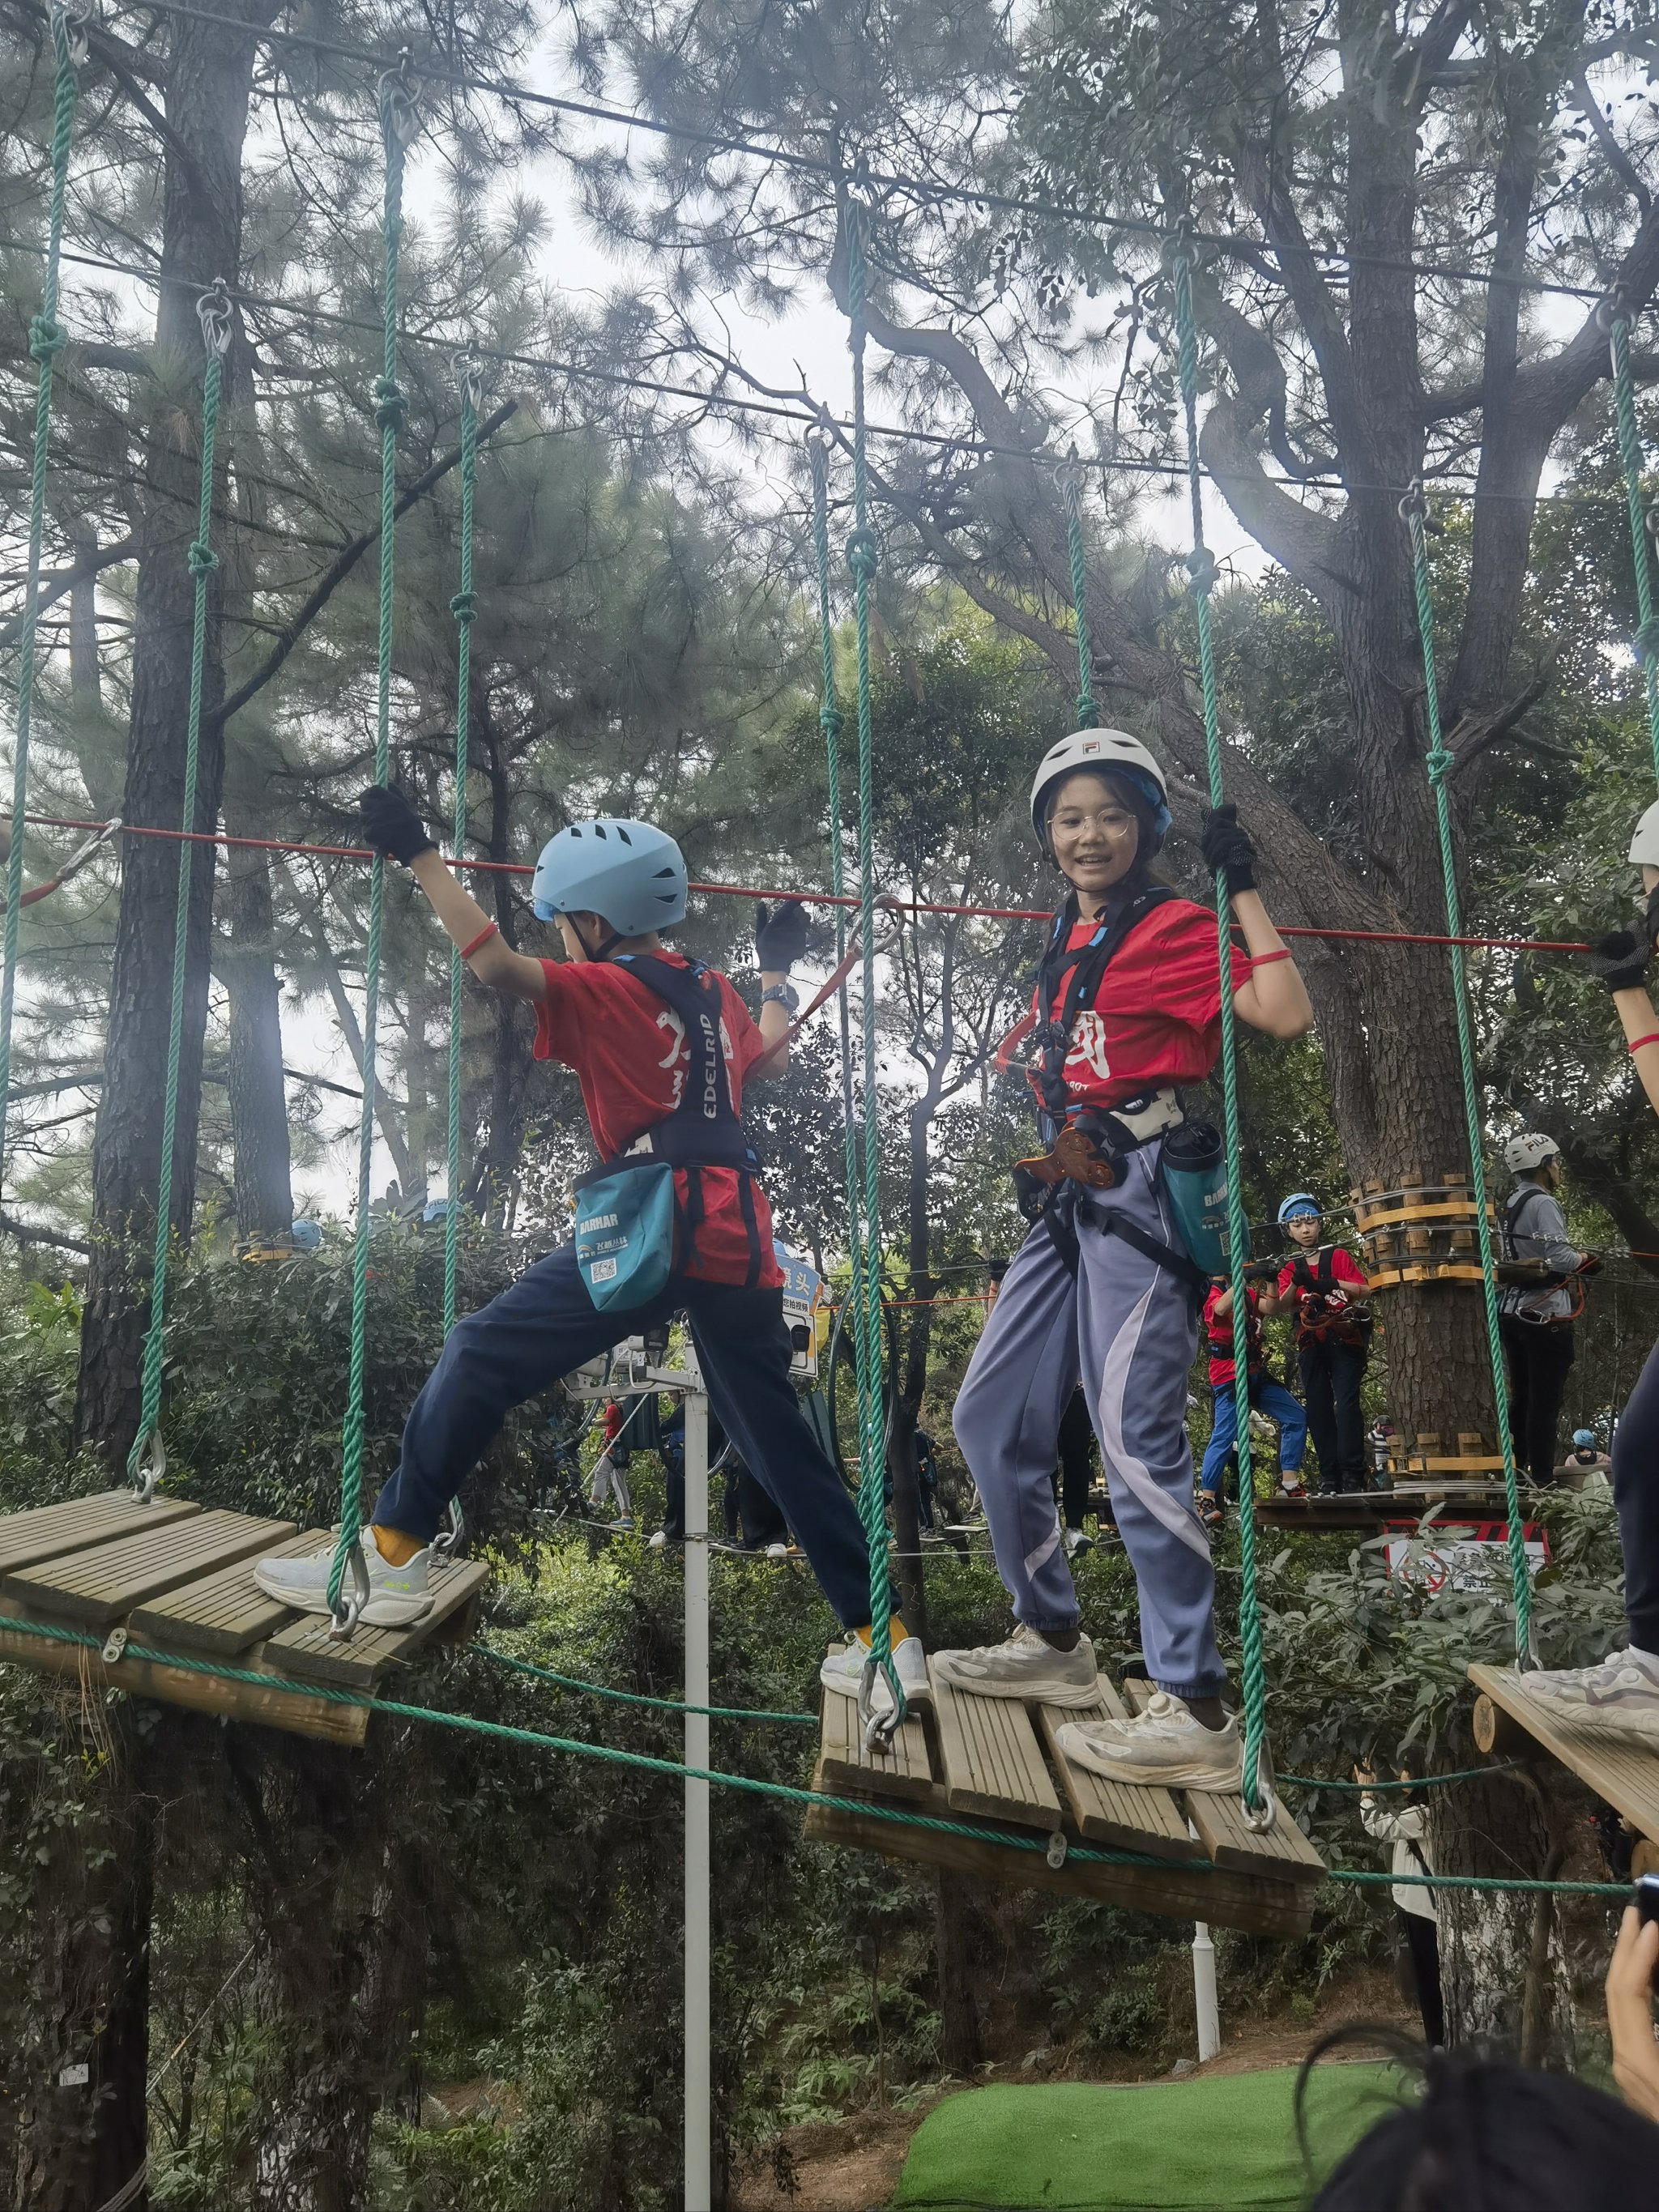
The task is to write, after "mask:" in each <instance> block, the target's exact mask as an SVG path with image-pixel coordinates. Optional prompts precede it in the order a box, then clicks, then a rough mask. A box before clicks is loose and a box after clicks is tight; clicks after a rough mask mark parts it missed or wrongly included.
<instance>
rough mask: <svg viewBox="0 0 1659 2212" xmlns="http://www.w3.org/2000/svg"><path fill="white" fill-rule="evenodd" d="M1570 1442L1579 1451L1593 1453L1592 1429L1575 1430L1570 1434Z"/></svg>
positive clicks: (1593, 1432)
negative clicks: (1575, 1445) (1571, 1441)
mask: <svg viewBox="0 0 1659 2212" xmlns="http://www.w3.org/2000/svg"><path fill="white" fill-rule="evenodd" d="M1572 1440H1573V1442H1574V1443H1576V1444H1577V1447H1578V1449H1579V1450H1580V1451H1593V1450H1594V1449H1595V1430H1594V1429H1575V1430H1574V1431H1573V1432H1572Z"/></svg>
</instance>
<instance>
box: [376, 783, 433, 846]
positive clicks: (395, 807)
mask: <svg viewBox="0 0 1659 2212" xmlns="http://www.w3.org/2000/svg"><path fill="white" fill-rule="evenodd" d="M357 805H358V806H359V807H360V808H361V809H362V817H363V842H364V843H365V844H366V845H372V846H373V847H374V850H375V851H376V852H377V853H384V854H385V855H386V859H387V860H401V861H402V862H403V864H404V867H407V866H409V864H410V861H411V860H419V858H420V856H421V854H422V853H435V852H436V851H437V849H438V847H437V842H436V840H435V838H431V837H428V836H427V834H426V827H425V824H424V823H422V820H421V817H420V816H419V815H418V814H417V813H416V811H415V809H414V808H413V807H412V806H411V805H410V803H409V801H408V800H407V799H405V798H404V794H403V793H402V792H401V791H398V790H395V789H393V788H392V787H390V786H388V785H386V784H384V783H376V784H371V785H370V786H369V787H368V790H367V791H365V792H363V793H361V794H360V796H359V798H358V800H357Z"/></svg>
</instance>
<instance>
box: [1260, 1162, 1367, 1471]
mask: <svg viewBox="0 0 1659 2212" xmlns="http://www.w3.org/2000/svg"><path fill="white" fill-rule="evenodd" d="M1279 1227H1280V1228H1281V1229H1282V1230H1283V1231H1285V1236H1286V1237H1288V1238H1289V1239H1290V1243H1291V1257H1290V1258H1289V1260H1287V1261H1286V1262H1285V1265H1284V1267H1281V1268H1280V1269H1279V1283H1278V1288H1277V1292H1276V1295H1269V1296H1268V1297H1264V1298H1263V1300H1262V1310H1263V1311H1264V1312H1267V1313H1280V1312H1283V1311H1284V1310H1285V1308H1286V1307H1288V1308H1289V1310H1290V1312H1291V1319H1292V1320H1293V1321H1294V1322H1295V1323H1296V1360H1297V1368H1298V1369H1299V1370H1300V1371H1301V1376H1302V1402H1303V1404H1304V1406H1305V1407H1307V1409H1308V1429H1309V1432H1310V1435H1311V1436H1312V1437H1313V1447H1314V1450H1315V1452H1316V1454H1317V1455H1318V1459H1319V1475H1320V1482H1321V1486H1322V1488H1324V1489H1326V1490H1334V1491H1339V1492H1340V1491H1360V1490H1363V1489H1364V1487H1365V1419H1364V1414H1363V1413H1361V1412H1360V1410H1359V1392H1360V1386H1361V1384H1362V1383H1364V1379H1365V1363H1366V1361H1367V1360H1368V1359H1369V1358H1370V1343H1371V1321H1370V1310H1369V1309H1368V1308H1367V1307H1366V1306H1365V1305H1364V1304H1362V1303H1361V1301H1362V1300H1364V1298H1365V1297H1367V1296H1368V1295H1369V1294H1370V1284H1369V1283H1368V1282H1367V1281H1366V1280H1365V1277H1364V1272H1363V1270H1362V1269H1361V1267H1360V1265H1359V1262H1358V1261H1357V1260H1356V1259H1355V1258H1354V1256H1353V1255H1352V1252H1350V1251H1349V1250H1348V1249H1347V1247H1346V1245H1345V1244H1327V1243H1322V1241H1321V1237H1320V1231H1321V1228H1322V1222H1321V1219H1320V1213H1319V1200H1317V1199H1316V1197H1315V1196H1314V1194H1313V1193H1312V1192H1311V1191H1310V1190H1293V1191H1292V1192H1291V1194H1290V1196H1289V1197H1288V1198H1287V1199H1286V1200H1285V1203H1284V1204H1283V1205H1282V1206H1280V1207H1279Z"/></svg>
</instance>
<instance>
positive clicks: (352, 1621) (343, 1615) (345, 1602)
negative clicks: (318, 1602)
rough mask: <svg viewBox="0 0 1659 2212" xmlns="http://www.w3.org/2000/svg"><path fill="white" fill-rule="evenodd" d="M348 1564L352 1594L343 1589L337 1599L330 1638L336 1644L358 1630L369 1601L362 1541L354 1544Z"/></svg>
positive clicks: (342, 1641)
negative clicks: (347, 1593)
mask: <svg viewBox="0 0 1659 2212" xmlns="http://www.w3.org/2000/svg"><path fill="white" fill-rule="evenodd" d="M370 1541H373V1540H372V1539H371V1540H370ZM346 1565H347V1569H348V1571H349V1575H350V1578H351V1595H350V1596H349V1597H348V1596H347V1595H346V1594H345V1592H344V1591H343V1590H342V1591H341V1593H340V1595H339V1596H338V1597H337V1599H336V1600H335V1604H334V1614H333V1619H332V1620H331V1622H330V1624H329V1631H328V1633H329V1638H330V1640H331V1642H332V1643H336V1644H349V1642H350V1641H351V1639H352V1638H353V1637H354V1636H355V1635H356V1632H357V1624H358V1622H359V1621H360V1620H362V1617H363V1608H364V1607H365V1606H366V1605H367V1604H368V1595H369V1590H368V1563H367V1561H366V1560H365V1559H364V1558H363V1547H362V1544H361V1543H357V1544H354V1545H353V1546H352V1547H351V1555H350V1557H349V1559H348V1560H347V1562H346Z"/></svg>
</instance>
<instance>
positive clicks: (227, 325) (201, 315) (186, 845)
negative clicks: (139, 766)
mask: <svg viewBox="0 0 1659 2212" xmlns="http://www.w3.org/2000/svg"><path fill="white" fill-rule="evenodd" d="M196 313H197V319H199V321H200V323H201V325H202V343H203V345H204V348H205V349H206V354H207V361H206V365H205V367H204V369H203V372H202V436H201V445H202V465H201V471H200V478H199V485H198V490H197V512H196V536H195V538H194V540H193V542H192V544H191V548H190V550H189V553H188V554H187V555H186V556H185V558H186V560H187V561H188V562H189V566H190V573H191V577H192V578H193V579H194V581H195V605H194V611H193V615H192V627H191V642H190V706H189V710H188V712H187V714H186V716H185V788H184V796H183V798H182V799H181V800H180V802H179V827H180V828H181V829H183V830H185V832H186V833H187V834H186V836H185V837H183V838H181V839H180V840H179V889H178V894H177V896H176V898H175V900H174V902H173V988H172V994H171V998H170V1000H169V1003H168V1009H167V1083H166V1089H165V1091H164V1092H163V1094H162V1101H161V1163H160V1165H159V1166H158V1168H157V1170H156V1176H155V1256H154V1259H153V1261H152V1262H151V1270H150V1282H149V1322H148V1325H147V1326H146V1328H145V1330H144V1349H143V1360H142V1364H141V1368H140V1376H141V1396H140V1401H139V1413H138V1433H137V1435H136V1436H135V1437H134V1438H133V1440H132V1449H131V1451H130V1452H129V1453H128V1455H127V1479H128V1480H129V1481H131V1482H132V1483H134V1484H136V1485H137V1487H138V1488H139V1490H140V1492H141V1493H142V1494H143V1496H144V1497H145V1498H150V1497H153V1496H154V1494H155V1486H156V1485H157V1483H158V1482H160V1480H161V1477H162V1476H163V1474H166V1472H167V1449H166V1446H165V1445H164V1444H163V1443H162V1441H161V1347H162V1342H163V1339H164V1336H165V1334H166V1328H167V1257H168V1254H169V1252H170V1250H171V1248H172V1242H173V1140H174V1138H175V1135H176V1133H177V1131H178V1126H179V1059H180V1056H181V1054H182V1052H183V1048H184V1036H185V968H186V966H187V964H188V962H187V955H188V952H189V949H190V898H191V884H192V881H193V879H194V877H195V873H196V857H197V852H198V850H199V849H200V848H198V847H197V846H196V845H195V844H193V843H191V842H189V837H188V833H189V832H190V831H191V830H193V829H195V827H196V783H197V767H198V764H199V761H200V756H201V739H202V685H203V678H204V670H205V667H206V663H207V620H208V589H209V580H210V577H211V576H212V574H213V572H214V570H215V569H216V568H217V567H218V565H219V562H218V556H217V555H216V553H215V552H214V550H213V547H212V545H211V544H210V538H211V536H212V531H213V456H214V447H215V444H216V439H217V434H218V428H219V393H220V388H221V385H222V380H223V375H224V362H225V356H226V354H227V352H228V350H229V348H230V334H231V329H232V314H231V306H230V298H229V295H228V293H227V291H226V289H225V288H224V285H223V284H222V283H220V284H217V285H216V286H215V288H214V289H213V290H212V291H210V292H204V294H203V295H202V296H201V298H200V299H199V300H198V301H197V303H196ZM146 1455H148V1458H149V1466H148V1467H147V1468H145V1469H144V1471H143V1474H140V1473H139V1468H140V1464H141V1462H143V1460H144V1459H145V1457H146Z"/></svg>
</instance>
